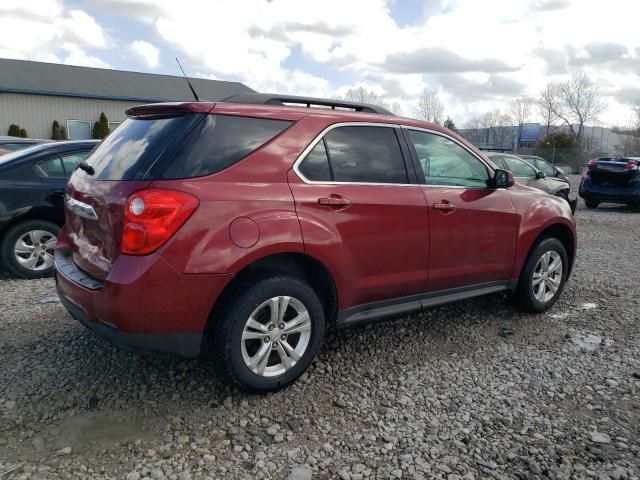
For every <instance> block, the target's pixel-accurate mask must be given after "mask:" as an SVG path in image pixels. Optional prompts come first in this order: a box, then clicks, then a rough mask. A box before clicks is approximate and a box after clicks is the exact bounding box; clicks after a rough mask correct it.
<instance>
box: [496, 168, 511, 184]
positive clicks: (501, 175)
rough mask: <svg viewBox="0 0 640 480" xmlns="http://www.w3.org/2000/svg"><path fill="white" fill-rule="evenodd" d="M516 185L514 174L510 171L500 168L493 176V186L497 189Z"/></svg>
mask: <svg viewBox="0 0 640 480" xmlns="http://www.w3.org/2000/svg"><path fill="white" fill-rule="evenodd" d="M513 184H514V180H513V173H511V172H510V171H508V170H502V169H500V168H498V169H497V170H496V171H495V174H494V175H493V186H494V187H495V188H509V187H512V186H513Z"/></svg>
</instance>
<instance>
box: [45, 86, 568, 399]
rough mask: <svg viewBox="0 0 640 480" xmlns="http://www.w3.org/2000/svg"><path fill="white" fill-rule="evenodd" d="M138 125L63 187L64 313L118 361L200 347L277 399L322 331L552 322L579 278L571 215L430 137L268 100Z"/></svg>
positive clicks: (442, 132) (456, 142) (59, 261)
mask: <svg viewBox="0 0 640 480" xmlns="http://www.w3.org/2000/svg"><path fill="white" fill-rule="evenodd" d="M292 105H298V106H292ZM316 107H319V108H316ZM127 114H128V116H129V118H128V119H127V120H126V121H125V122H124V123H123V124H122V125H121V126H119V127H118V128H117V129H116V130H115V131H114V132H113V133H112V134H111V135H110V136H109V137H107V138H106V139H105V140H104V141H103V142H102V143H101V144H100V145H99V146H98V147H97V149H95V150H94V152H93V153H92V154H91V155H90V156H89V157H88V159H87V160H86V162H83V164H81V165H80V168H79V169H78V170H76V171H75V173H74V174H73V176H72V177H71V179H70V181H69V184H68V186H67V190H66V197H65V202H66V226H65V227H64V229H63V230H62V231H61V233H60V236H59V238H58V244H57V247H56V252H55V266H56V279H57V287H58V291H59V294H60V298H61V300H62V303H63V304H64V305H65V307H66V308H67V309H68V310H69V312H70V313H71V314H72V315H73V316H74V317H75V318H76V319H78V320H79V321H80V322H81V323H82V324H83V325H85V326H86V327H87V328H89V329H90V330H92V331H93V332H95V333H96V334H98V335H99V336H101V337H104V338H107V339H109V340H110V341H112V342H113V343H115V344H116V345H119V346H121V347H123V348H127V349H133V350H150V351H159V352H172V353H177V354H181V355H184V356H189V357H193V356H196V355H198V353H199V352H200V351H201V349H202V348H203V347H204V346H205V345H208V346H210V347H211V350H212V351H213V354H214V355H215V356H216V359H217V370H219V372H220V373H221V374H222V376H223V378H225V379H226V380H227V381H230V382H233V383H235V384H236V385H238V386H240V387H241V388H244V389H247V390H253V391H268V390H273V389H277V388H279V387H282V386H283V385H286V384H288V383H290V382H292V381H293V380H295V379H296V378H297V377H299V376H300V375H301V374H302V372H303V371H304V370H305V369H306V368H307V367H308V366H309V364H310V363H311V362H312V360H313V358H314V357H315V355H316V354H317V352H318V349H319V347H320V344H321V341H322V337H323V334H324V333H325V331H326V329H327V328H333V327H342V326H347V325H353V324H356V323H359V322H363V321H370V320H372V319H376V318H381V317H386V316H389V315H394V314H399V313H403V312H408V311H411V310H417V309H421V308H426V307H429V306H432V305H436V304H441V303H445V302H450V301H454V300H460V299H465V298H470V297H474V296H478V295H484V294H488V293H494V292H500V291H507V292H513V293H514V296H515V297H516V298H517V299H518V300H519V303H520V305H521V306H522V307H523V308H525V309H526V310H529V311H534V312H542V311H545V310H546V309H548V308H549V307H550V306H551V305H553V304H554V302H555V301H556V300H557V299H558V297H559V295H560V294H561V292H562V289H563V286H564V284H565V282H566V280H567V278H568V276H569V274H570V272H571V268H572V264H573V261H574V255H575V251H576V232H575V222H574V219H573V216H572V214H571V211H570V208H569V204H568V203H567V202H566V201H564V200H563V199H560V198H556V197H553V196H551V195H548V194H546V193H544V192H542V191H540V190H536V189H532V188H529V187H525V186H523V185H519V184H514V182H513V177H512V176H511V174H510V173H509V172H507V171H505V170H500V169H497V168H496V167H495V165H494V164H493V163H491V161H490V160H488V159H487V158H486V157H484V156H483V155H482V154H481V153H480V152H479V151H478V150H476V149H475V148H474V147H473V146H471V145H470V144H468V143H467V142H466V141H465V140H464V139H462V138H461V137H459V136H458V135H456V134H455V133H453V132H451V131H449V130H446V129H444V128H442V127H440V126H438V125H432V124H428V123H424V122H419V121H416V120H411V119H406V118H399V117H396V116H393V115H391V114H390V113H389V112H386V111H384V110H382V109H380V108H377V107H372V106H368V105H360V104H352V103H346V102H332V101H329V100H321V99H311V98H301V97H287V98H282V97H277V96H269V95H264V94H249V95H242V96H237V97H233V98H231V99H228V100H227V101H226V102H224V103H206V102H195V103H179V104H156V105H146V106H141V107H136V108H133V109H131V110H129V111H128V112H127Z"/></svg>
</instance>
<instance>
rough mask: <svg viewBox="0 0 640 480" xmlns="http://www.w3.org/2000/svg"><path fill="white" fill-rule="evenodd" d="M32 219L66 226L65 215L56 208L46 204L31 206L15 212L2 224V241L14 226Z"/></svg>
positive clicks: (0, 240) (0, 235)
mask: <svg viewBox="0 0 640 480" xmlns="http://www.w3.org/2000/svg"><path fill="white" fill-rule="evenodd" d="M30 220H44V221H46V222H51V223H55V224H56V225H58V226H59V227H60V228H62V226H64V215H62V214H61V213H60V212H58V211H57V210H56V209H55V208H53V207H48V206H44V205H41V206H35V207H29V208H26V209H21V210H19V211H17V212H14V213H13V215H12V216H11V217H10V218H9V219H8V220H7V221H5V222H4V223H2V224H0V242H2V240H3V239H4V236H5V235H6V233H7V232H8V231H9V230H10V229H11V228H12V227H14V226H16V225H18V224H19V223H22V222H28V221H30Z"/></svg>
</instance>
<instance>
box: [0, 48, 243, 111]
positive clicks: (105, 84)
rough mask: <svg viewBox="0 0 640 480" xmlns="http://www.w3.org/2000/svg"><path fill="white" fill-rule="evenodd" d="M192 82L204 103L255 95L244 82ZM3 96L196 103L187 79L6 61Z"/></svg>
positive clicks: (1, 68) (1, 72) (0, 63)
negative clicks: (233, 96)
mask: <svg viewBox="0 0 640 480" xmlns="http://www.w3.org/2000/svg"><path fill="white" fill-rule="evenodd" d="M189 80H191V83H192V85H193V87H194V88H195V90H196V92H197V93H198V96H199V97H200V99H201V100H214V101H215V100H222V99H223V98H226V97H229V96H231V95H236V94H239V93H251V92H253V90H252V89H250V88H249V87H247V86H246V85H244V84H242V83H240V82H225V81H222V80H207V79H203V78H191V77H190V78H189ZM2 92H10V93H31V94H37V95H56V96H65V97H83V98H99V99H106V100H129V101H135V102H167V101H169V102H181V101H191V100H193V95H192V94H191V90H189V86H188V85H187V82H186V81H185V79H184V77H178V76H173V75H157V74H153V73H140V72H126V71H122V70H109V69H104V68H89V67H75V66H71V65H60V64H57V63H42V62H31V61H25V60H10V59H5V58H0V93H2Z"/></svg>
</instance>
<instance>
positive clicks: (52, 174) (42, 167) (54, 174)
mask: <svg viewBox="0 0 640 480" xmlns="http://www.w3.org/2000/svg"><path fill="white" fill-rule="evenodd" d="M38 170H39V171H40V174H41V175H42V176H43V177H49V178H64V177H65V176H66V175H65V174H64V169H63V168H62V162H61V161H60V159H59V158H58V157H54V158H49V159H47V160H43V161H42V162H40V163H38Z"/></svg>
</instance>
